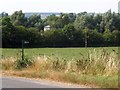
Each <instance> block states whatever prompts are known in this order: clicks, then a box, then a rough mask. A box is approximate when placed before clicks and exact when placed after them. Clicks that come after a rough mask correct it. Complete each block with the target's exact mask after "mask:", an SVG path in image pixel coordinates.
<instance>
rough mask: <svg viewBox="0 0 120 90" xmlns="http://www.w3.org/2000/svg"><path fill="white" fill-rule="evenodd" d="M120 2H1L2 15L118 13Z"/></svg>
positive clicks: (4, 0) (21, 0) (61, 0)
mask: <svg viewBox="0 0 120 90" xmlns="http://www.w3.org/2000/svg"><path fill="white" fill-rule="evenodd" d="M118 1H120V0H1V2H0V13H1V12H3V11H5V12H7V13H9V14H11V13H13V12H14V11H19V10H22V11H23V12H64V13H70V12H73V13H79V12H83V11H87V12H96V13H104V12H106V11H107V10H109V9H111V10H112V11H115V12H118Z"/></svg>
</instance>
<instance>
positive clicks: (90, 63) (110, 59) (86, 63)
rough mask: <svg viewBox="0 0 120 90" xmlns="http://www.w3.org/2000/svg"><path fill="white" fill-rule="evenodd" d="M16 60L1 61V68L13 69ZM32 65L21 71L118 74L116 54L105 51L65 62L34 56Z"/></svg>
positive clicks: (58, 59) (6, 59)
mask: <svg viewBox="0 0 120 90" xmlns="http://www.w3.org/2000/svg"><path fill="white" fill-rule="evenodd" d="M17 60H18V58H12V57H10V58H4V59H2V68H3V69H5V70H9V69H15V67H16V66H17V65H16V64H18V63H16V61H17ZM32 60H33V61H34V62H33V61H32V64H30V65H29V66H28V67H25V68H23V69H29V70H31V71H36V72H40V71H44V70H46V71H58V72H59V71H61V72H64V73H70V72H74V73H77V74H78V73H79V74H90V75H113V74H115V75H116V74H117V73H118V64H119V61H118V55H117V53H116V52H114V51H113V52H107V50H105V49H102V50H99V51H97V50H95V49H94V50H93V51H89V53H88V56H86V57H84V56H82V55H81V56H80V57H79V58H78V59H72V60H65V59H62V58H59V57H54V56H51V57H50V56H46V55H43V56H36V57H34V56H33V58H32Z"/></svg>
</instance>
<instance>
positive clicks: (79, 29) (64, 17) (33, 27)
mask: <svg viewBox="0 0 120 90" xmlns="http://www.w3.org/2000/svg"><path fill="white" fill-rule="evenodd" d="M0 16H1V17H0V20H1V22H0V23H1V24H0V30H2V46H3V47H21V44H22V40H26V41H29V44H27V45H26V47H84V46H85V42H86V43H87V46H91V47H93V46H118V45H120V42H119V36H120V14H119V13H115V12H111V10H108V11H107V12H105V13H102V14H101V13H87V12H81V13H78V14H75V13H61V14H60V16H56V15H54V14H53V15H50V16H48V17H47V18H45V19H41V16H40V15H31V16H30V17H25V14H24V13H23V12H22V10H20V11H15V12H14V13H13V14H12V15H8V14H7V13H1V14H0ZM46 25H50V26H51V30H46V31H44V27H45V26H46Z"/></svg>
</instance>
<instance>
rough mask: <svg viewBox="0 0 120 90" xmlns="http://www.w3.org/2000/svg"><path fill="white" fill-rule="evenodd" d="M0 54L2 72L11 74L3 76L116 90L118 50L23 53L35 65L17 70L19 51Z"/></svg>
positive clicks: (73, 49) (78, 49) (40, 50)
mask: <svg viewBox="0 0 120 90" xmlns="http://www.w3.org/2000/svg"><path fill="white" fill-rule="evenodd" d="M2 51H3V53H2V54H3V57H5V58H2V60H1V61H2V66H3V67H2V69H3V70H4V71H6V70H10V71H11V70H12V71H13V72H11V73H10V72H9V73H7V74H6V75H9V74H11V75H16V76H22V77H29V78H49V79H52V80H57V81H63V82H71V83H77V84H88V85H93V86H94V85H95V86H99V87H102V88H117V87H118V63H119V60H118V57H117V56H118V47H104V48H102V47H99V48H32V49H25V54H26V55H27V56H29V57H32V56H34V57H33V58H32V59H33V61H35V62H33V63H32V64H31V65H30V66H29V65H28V67H26V68H23V67H22V68H21V69H18V70H17V69H16V67H15V66H17V64H19V63H21V62H19V61H18V59H17V58H16V56H17V55H18V56H20V49H2ZM88 55H89V56H88ZM49 56H51V57H49ZM55 57H57V58H55ZM63 58H65V59H66V60H64V59H63ZM27 59H29V58H27ZM16 61H18V63H16ZM20 61H21V59H20Z"/></svg>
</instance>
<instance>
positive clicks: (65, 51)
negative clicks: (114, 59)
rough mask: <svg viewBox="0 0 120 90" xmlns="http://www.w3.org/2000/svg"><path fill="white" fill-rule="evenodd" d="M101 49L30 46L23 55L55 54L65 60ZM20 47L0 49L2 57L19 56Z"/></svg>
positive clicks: (109, 48) (110, 48)
mask: <svg viewBox="0 0 120 90" xmlns="http://www.w3.org/2000/svg"><path fill="white" fill-rule="evenodd" d="M94 49H96V50H101V49H103V47H99V48H30V49H25V55H27V56H29V57H32V56H39V55H46V56H56V57H59V58H64V59H67V60H71V59H76V58H80V57H81V55H83V56H85V57H86V56H87V55H88V52H89V51H93V50H94ZM104 49H106V50H108V51H109V52H111V51H112V50H115V51H116V52H118V47H104ZM20 51H21V49H9V48H8V49H2V55H3V57H15V56H17V54H18V55H19V56H20Z"/></svg>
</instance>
